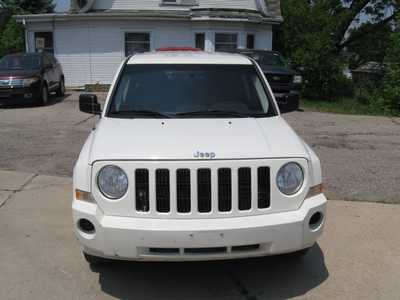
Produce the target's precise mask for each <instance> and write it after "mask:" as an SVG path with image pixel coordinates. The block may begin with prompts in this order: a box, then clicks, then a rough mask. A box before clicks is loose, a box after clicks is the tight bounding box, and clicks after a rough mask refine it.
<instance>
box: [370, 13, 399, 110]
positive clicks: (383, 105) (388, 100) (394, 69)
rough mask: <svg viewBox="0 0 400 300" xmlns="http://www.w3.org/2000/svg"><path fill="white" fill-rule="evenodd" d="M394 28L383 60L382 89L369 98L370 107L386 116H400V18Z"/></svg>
mask: <svg viewBox="0 0 400 300" xmlns="http://www.w3.org/2000/svg"><path fill="white" fill-rule="evenodd" d="M395 26H396V30H395V31H394V33H393V34H392V35H391V46H390V48H389V49H388V51H387V56H386V58H385V66H386V74H385V77H384V81H383V88H382V89H379V90H377V91H376V93H375V94H374V95H373V96H371V97H370V106H371V107H373V108H375V109H379V110H381V111H384V112H386V113H387V114H397V115H400V60H399V58H400V17H397V20H396V25H395Z"/></svg>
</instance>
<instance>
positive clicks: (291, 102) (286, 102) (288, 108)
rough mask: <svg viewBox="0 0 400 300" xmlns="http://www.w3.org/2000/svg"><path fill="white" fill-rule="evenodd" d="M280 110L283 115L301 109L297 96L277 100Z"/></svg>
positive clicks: (291, 95) (292, 95)
mask: <svg viewBox="0 0 400 300" xmlns="http://www.w3.org/2000/svg"><path fill="white" fill-rule="evenodd" d="M276 101H277V102H278V106H279V110H280V111H281V113H282V114H286V113H290V112H293V111H297V110H299V108H300V99H299V96H298V95H296V94H290V95H287V96H286V97H284V98H277V99H276Z"/></svg>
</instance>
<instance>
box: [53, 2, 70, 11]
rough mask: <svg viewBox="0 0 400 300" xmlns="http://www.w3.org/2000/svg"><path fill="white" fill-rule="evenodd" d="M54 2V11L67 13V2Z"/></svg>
mask: <svg viewBox="0 0 400 300" xmlns="http://www.w3.org/2000/svg"><path fill="white" fill-rule="evenodd" d="M55 2H56V5H57V6H56V11H59V12H62V11H67V10H68V8H69V0H55Z"/></svg>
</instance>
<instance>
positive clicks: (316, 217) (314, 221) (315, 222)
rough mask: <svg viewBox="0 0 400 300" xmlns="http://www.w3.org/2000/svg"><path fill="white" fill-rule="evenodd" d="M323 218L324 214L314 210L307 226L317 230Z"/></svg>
mask: <svg viewBox="0 0 400 300" xmlns="http://www.w3.org/2000/svg"><path fill="white" fill-rule="evenodd" d="M323 220H324V215H323V214H322V213H321V212H316V213H315V214H313V215H312V216H311V218H310V221H309V226H310V229H311V230H313V231H314V230H317V229H318V228H319V227H320V226H321V224H322V222H323Z"/></svg>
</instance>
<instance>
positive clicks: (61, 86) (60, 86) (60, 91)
mask: <svg viewBox="0 0 400 300" xmlns="http://www.w3.org/2000/svg"><path fill="white" fill-rule="evenodd" d="M64 95H65V81H64V78H61V80H60V82H59V83H58V89H57V96H58V97H62V96H64Z"/></svg>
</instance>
